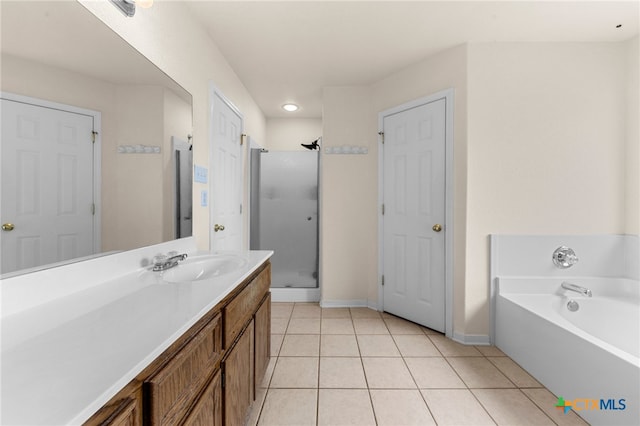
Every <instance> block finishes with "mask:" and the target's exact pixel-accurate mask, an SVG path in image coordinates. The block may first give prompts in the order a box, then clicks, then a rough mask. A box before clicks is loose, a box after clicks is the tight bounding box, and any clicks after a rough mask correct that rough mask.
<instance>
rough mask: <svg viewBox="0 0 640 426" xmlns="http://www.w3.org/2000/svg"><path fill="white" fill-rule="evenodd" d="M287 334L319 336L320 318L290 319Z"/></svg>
mask: <svg viewBox="0 0 640 426" xmlns="http://www.w3.org/2000/svg"><path fill="white" fill-rule="evenodd" d="M287 334H320V318H291V320H290V321H289V326H288V327H287Z"/></svg>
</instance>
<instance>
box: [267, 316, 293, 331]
mask: <svg viewBox="0 0 640 426" xmlns="http://www.w3.org/2000/svg"><path fill="white" fill-rule="evenodd" d="M288 324H289V318H271V334H284V333H286V332H287V325H288Z"/></svg>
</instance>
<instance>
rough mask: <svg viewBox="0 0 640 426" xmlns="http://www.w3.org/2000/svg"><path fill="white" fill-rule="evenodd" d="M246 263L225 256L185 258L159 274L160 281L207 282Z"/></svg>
mask: <svg viewBox="0 0 640 426" xmlns="http://www.w3.org/2000/svg"><path fill="white" fill-rule="evenodd" d="M246 263H247V261H246V259H244V258H242V257H240V256H235V255H227V254H216V255H207V256H197V257H193V258H187V259H186V260H184V261H182V262H180V263H179V264H178V266H174V267H173V268H171V269H168V270H166V271H163V272H161V274H162V280H163V281H167V282H170V283H182V282H189V281H201V280H208V279H211V278H214V277H218V276H220V275H224V274H228V273H229V272H233V271H235V270H237V269H239V268H241V267H242V266H244V265H245V264H246Z"/></svg>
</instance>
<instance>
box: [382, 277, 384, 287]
mask: <svg viewBox="0 0 640 426" xmlns="http://www.w3.org/2000/svg"><path fill="white" fill-rule="evenodd" d="M382 285H383V286H384V275H383V276H382Z"/></svg>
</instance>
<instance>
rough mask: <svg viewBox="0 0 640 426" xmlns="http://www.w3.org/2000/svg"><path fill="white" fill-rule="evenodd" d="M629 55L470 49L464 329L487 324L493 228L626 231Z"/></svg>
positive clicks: (577, 47) (610, 47)
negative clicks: (626, 122)
mask: <svg viewBox="0 0 640 426" xmlns="http://www.w3.org/2000/svg"><path fill="white" fill-rule="evenodd" d="M625 55H626V50H625V45H624V44H621V43H618V44H616V43H600V44H599V43H500V44H493V43H487V44H472V45H470V46H469V64H468V65H469V74H468V76H469V79H468V102H469V104H468V108H469V109H468V129H467V131H468V150H469V151H468V158H469V161H468V171H467V173H468V188H467V194H468V197H467V241H466V251H467V266H466V281H465V313H464V314H465V327H464V332H465V333H466V334H486V333H487V331H488V330H489V304H488V294H489V293H488V290H489V279H488V276H489V275H488V265H489V250H488V235H489V234H493V233H498V234H529V235H541V234H617V233H624V232H625V217H624V216H625V214H624V210H625V201H624V200H625V129H626V124H625V117H626V107H627V105H626V96H627V90H628V89H627V87H626V75H625ZM636 120H637V116H636ZM636 167H637V163H636ZM550 255H551V254H550Z"/></svg>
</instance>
